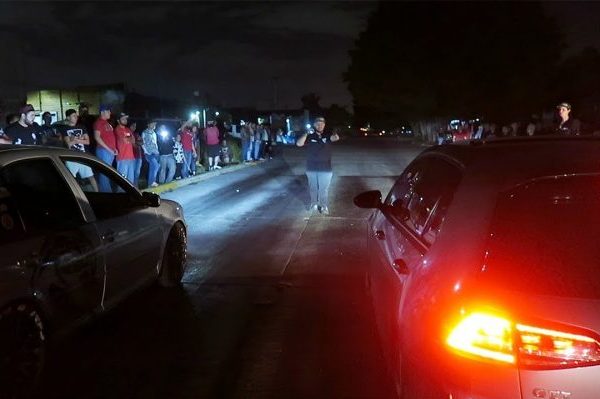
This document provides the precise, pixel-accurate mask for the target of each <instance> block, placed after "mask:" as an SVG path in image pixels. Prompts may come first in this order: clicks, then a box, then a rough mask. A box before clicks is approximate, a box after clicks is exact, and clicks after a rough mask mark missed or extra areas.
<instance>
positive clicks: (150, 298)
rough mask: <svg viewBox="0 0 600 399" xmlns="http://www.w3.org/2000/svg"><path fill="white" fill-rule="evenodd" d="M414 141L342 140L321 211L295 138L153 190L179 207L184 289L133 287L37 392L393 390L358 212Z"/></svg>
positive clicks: (58, 356)
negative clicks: (268, 152) (231, 166)
mask: <svg viewBox="0 0 600 399" xmlns="http://www.w3.org/2000/svg"><path fill="white" fill-rule="evenodd" d="M421 150H422V147H418V146H414V145H411V144H408V143H406V142H405V143H401V142H398V141H394V140H377V139H359V140H354V141H346V142H340V143H338V144H337V145H336V147H335V150H334V158H333V165H334V178H333V181H332V185H331V189H330V196H331V201H332V203H331V205H330V210H331V215H330V216H322V215H319V214H310V213H309V212H308V202H309V197H308V189H307V182H306V177H305V175H304V149H301V148H295V147H288V148H285V149H284V150H283V153H282V154H280V156H279V157H278V158H276V159H274V160H271V161H268V162H263V163H261V164H258V165H255V166H250V167H248V168H246V169H242V170H239V171H236V172H232V173H229V174H223V175H220V176H216V177H215V178H212V179H208V180H205V181H202V182H199V183H197V184H192V185H189V186H186V187H183V188H180V189H178V190H176V191H174V192H171V193H167V194H163V197H164V198H169V199H174V200H177V201H178V202H180V203H181V204H182V205H183V208H184V211H185V216H186V220H187V222H188V225H189V232H188V237H189V248H188V251H189V263H188V269H187V272H186V275H185V278H184V286H183V289H174V290H164V289H160V288H157V287H151V288H148V289H144V290H143V291H141V292H139V293H138V294H136V295H134V296H133V297H132V298H130V299H128V300H126V301H125V302H124V303H123V304H122V305H121V306H119V307H118V308H117V309H115V310H114V311H112V312H110V313H109V314H107V315H105V316H104V317H102V318H101V319H99V320H97V321H94V322H93V323H91V324H88V325H87V326H85V327H83V328H82V329H80V330H78V331H76V332H75V333H73V334H72V335H70V336H68V337H67V338H66V339H64V340H63V342H60V343H59V344H58V345H57V346H56V348H55V349H54V353H52V355H51V358H50V360H49V367H48V371H47V372H46V374H45V376H44V378H43V382H42V385H41V386H40V390H39V396H40V397H46V398H62V399H66V398H145V399H149V398H170V399H179V398H393V397H395V394H394V389H393V387H392V383H391V381H390V379H389V378H388V377H387V376H386V374H385V371H384V367H383V360H382V356H381V351H382V348H381V347H380V345H379V343H378V341H377V338H376V334H375V330H374V322H373V317H372V314H371V310H370V308H369V305H368V302H367V299H366V294H365V291H364V287H363V279H364V271H365V264H366V255H365V245H366V244H365V230H366V229H365V226H366V223H365V222H366V218H367V217H368V215H369V213H370V212H369V211H365V210H361V209H358V208H355V207H354V206H353V205H352V198H353V197H354V196H355V195H356V194H358V193H360V192H362V191H366V190H372V189H380V190H382V191H383V192H384V193H387V191H388V190H389V189H390V187H391V185H392V183H393V182H394V180H395V178H396V177H397V176H398V175H399V174H400V172H401V171H402V169H403V168H404V167H405V166H406V165H407V163H408V162H409V161H410V160H411V159H413V158H414V156H415V155H416V154H417V153H418V152H420V151H421Z"/></svg>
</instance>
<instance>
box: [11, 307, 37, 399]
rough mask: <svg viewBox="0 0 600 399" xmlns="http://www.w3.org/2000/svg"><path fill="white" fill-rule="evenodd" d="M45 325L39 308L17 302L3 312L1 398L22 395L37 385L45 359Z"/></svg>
mask: <svg viewBox="0 0 600 399" xmlns="http://www.w3.org/2000/svg"><path fill="white" fill-rule="evenodd" d="M45 333H46V332H45V324H44V322H43V319H42V317H41V315H40V313H39V312H38V310H37V309H36V308H35V307H34V306H33V305H32V304H29V303H27V302H15V303H13V304H11V305H8V306H6V307H5V308H4V309H2V311H0V397H1V398H23V397H27V396H29V395H31V393H32V391H33V389H34V388H35V386H36V385H37V382H38V380H39V378H40V375H41V373H42V370H43V368H44V362H45V358H46V350H47V344H46V334H45Z"/></svg>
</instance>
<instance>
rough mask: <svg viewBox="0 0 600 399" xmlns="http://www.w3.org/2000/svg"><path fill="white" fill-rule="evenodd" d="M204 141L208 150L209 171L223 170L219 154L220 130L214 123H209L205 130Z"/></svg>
mask: <svg viewBox="0 0 600 399" xmlns="http://www.w3.org/2000/svg"><path fill="white" fill-rule="evenodd" d="M204 141H205V142H206V146H207V150H208V170H214V169H221V167H220V166H219V152H220V150H221V148H220V144H221V139H220V137H219V128H217V127H216V126H215V122H214V121H208V127H206V129H204Z"/></svg>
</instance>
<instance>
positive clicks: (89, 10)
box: [0, 1, 600, 108]
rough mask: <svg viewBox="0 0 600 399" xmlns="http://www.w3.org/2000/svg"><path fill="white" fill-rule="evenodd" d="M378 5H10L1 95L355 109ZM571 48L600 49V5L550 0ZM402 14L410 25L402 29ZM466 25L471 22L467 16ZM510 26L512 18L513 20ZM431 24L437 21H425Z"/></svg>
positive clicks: (2, 19)
mask: <svg viewBox="0 0 600 399" xmlns="http://www.w3.org/2000/svg"><path fill="white" fill-rule="evenodd" d="M375 6H376V3H373V2H368V3H365V2H341V3H340V2H308V3H306V2H281V1H279V2H270V3H264V2H263V3H254V2H242V3H233V2H213V3H201V2H195V3H190V2H151V3H145V2H130V3H116V2H115V3H110V2H102V3H86V2H62V3H37V2H18V3H17V2H15V3H7V2H3V3H1V4H0V50H1V51H2V53H3V57H2V62H1V63H0V79H1V86H0V88H1V91H0V93H2V94H0V95H4V96H7V97H10V96H16V95H17V93H19V91H20V90H23V89H31V88H34V89H43V88H60V87H65V86H76V85H86V84H101V83H117V82H125V83H126V84H127V86H128V88H129V89H135V90H136V91H138V92H141V93H144V94H150V95H157V96H158V95H161V96H163V97H169V98H177V97H180V98H181V97H184V98H188V99H189V98H192V96H193V92H194V91H196V90H197V91H199V92H200V94H201V95H205V94H208V95H210V98H212V99H214V100H215V101H217V102H220V103H221V104H222V105H224V106H230V107H231V106H258V107H259V108H268V107H272V106H273V105H274V99H275V89H274V88H275V86H276V87H277V93H278V96H277V99H278V104H277V105H278V107H279V108H288V107H289V108H292V107H293V108H297V107H299V106H300V97H301V96H302V95H303V94H306V93H308V92H316V93H318V94H319V95H320V96H321V97H322V100H323V101H322V105H329V104H331V103H338V104H341V105H346V106H350V105H351V102H352V101H351V98H350V95H349V93H348V91H347V90H346V87H345V84H344V82H343V81H342V76H341V75H342V73H343V71H344V70H345V69H346V67H347V64H348V60H349V58H348V50H349V49H350V48H351V47H352V44H353V41H354V39H355V38H356V37H357V35H358V33H359V32H360V31H361V29H362V28H363V27H364V26H365V23H366V18H367V16H368V14H369V12H370V11H371V10H372V9H373V8H374V7H375ZM545 8H546V10H547V11H548V12H549V13H550V14H551V15H553V16H555V17H556V18H557V20H558V22H559V24H560V25H561V27H562V28H563V29H564V31H565V33H566V39H567V45H568V46H569V50H568V51H574V50H576V49H578V48H581V47H583V46H585V45H592V46H596V47H598V46H600V22H599V21H600V18H598V16H600V3H584V2H577V3H574V2H569V3H547V4H546V5H545ZM401 20H402V19H401V16H399V23H401ZM460 23H468V20H467V21H461V22H460ZM507 23H509V21H507ZM424 27H426V24H425V25H424Z"/></svg>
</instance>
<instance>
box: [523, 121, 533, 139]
mask: <svg viewBox="0 0 600 399" xmlns="http://www.w3.org/2000/svg"><path fill="white" fill-rule="evenodd" d="M525 134H526V135H527V136H533V135H535V123H533V122H531V123H529V124H528V125H527V128H526V129H525Z"/></svg>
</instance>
